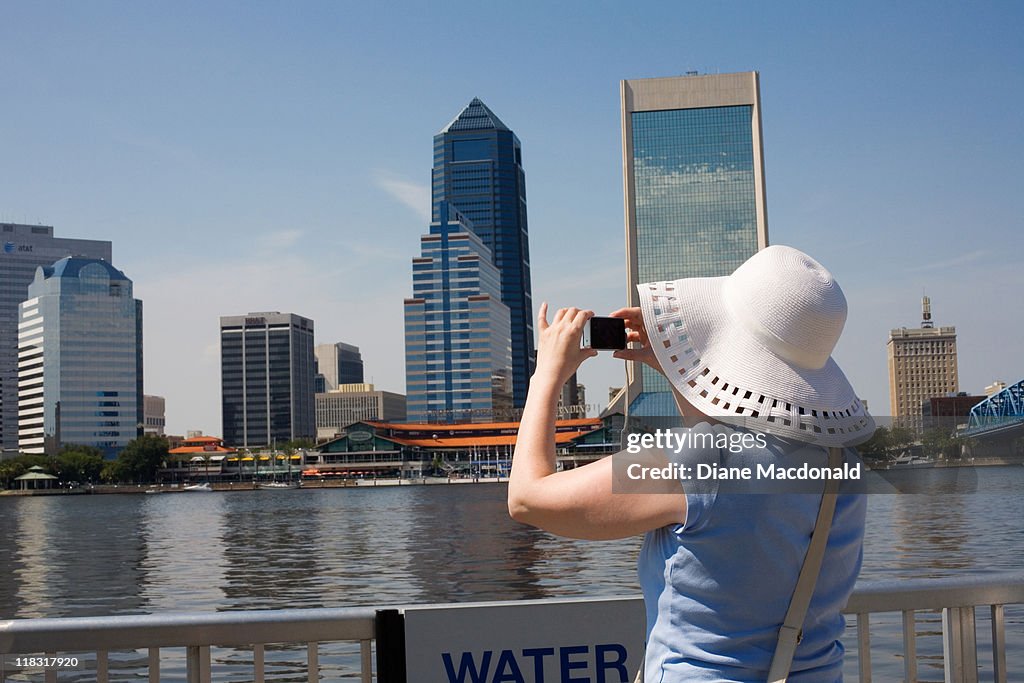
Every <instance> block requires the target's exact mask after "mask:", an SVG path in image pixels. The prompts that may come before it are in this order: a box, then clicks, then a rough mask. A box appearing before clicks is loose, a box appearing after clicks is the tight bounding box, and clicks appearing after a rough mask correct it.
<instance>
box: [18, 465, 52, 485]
mask: <svg viewBox="0 0 1024 683" xmlns="http://www.w3.org/2000/svg"><path fill="white" fill-rule="evenodd" d="M14 481H16V482H19V483H20V488H21V490H22V491H28V490H29V489H32V490H35V489H49V488H53V482H55V481H57V477H55V476H53V475H52V474H47V473H46V471H45V470H43V468H42V467H40V466H39V465H33V466H32V467H29V468H28V472H26V473H25V474H23V475H21V476H20V477H15V478H14Z"/></svg>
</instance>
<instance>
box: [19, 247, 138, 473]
mask: <svg viewBox="0 0 1024 683" xmlns="http://www.w3.org/2000/svg"><path fill="white" fill-rule="evenodd" d="M28 296H29V298H28V300H26V301H25V302H24V303H22V304H21V306H20V307H19V319H20V322H19V325H18V422H19V432H18V436H19V438H18V444H19V448H20V450H21V451H22V452H25V453H48V454H56V453H57V451H59V450H60V448H61V447H62V446H65V445H70V444H75V445H83V446H94V447H96V448H99V449H100V450H102V451H103V453H104V456H105V457H107V458H113V457H116V455H117V453H118V452H120V450H121V449H123V448H124V447H125V446H126V445H127V444H128V442H129V441H131V440H132V439H134V438H135V437H136V436H138V434H139V429H140V426H141V425H140V423H141V419H140V416H141V414H142V411H141V408H142V302H141V301H139V300H138V299H135V298H133V297H132V281H131V280H129V279H128V278H127V277H125V275H124V273H122V272H121V271H119V270H118V269H116V268H114V267H113V266H112V265H110V264H109V263H108V262H106V261H103V260H100V259H87V258H71V257H69V258H64V259H61V260H59V261H57V262H56V263H54V264H53V265H52V266H46V267H39V268H38V269H37V270H36V276H35V279H34V280H33V281H32V284H30V285H29V288H28Z"/></svg>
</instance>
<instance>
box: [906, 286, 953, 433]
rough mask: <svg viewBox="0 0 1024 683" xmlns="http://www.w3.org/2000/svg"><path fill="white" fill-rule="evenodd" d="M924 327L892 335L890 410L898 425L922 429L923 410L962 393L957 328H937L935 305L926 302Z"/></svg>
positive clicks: (923, 306)
mask: <svg viewBox="0 0 1024 683" xmlns="http://www.w3.org/2000/svg"><path fill="white" fill-rule="evenodd" d="M921 303H922V323H921V327H918V328H906V327H901V328H899V329H896V330H891V331H890V332H889V342H888V355H889V406H890V410H891V411H892V417H893V421H894V423H895V424H899V425H901V426H905V427H910V428H913V429H920V427H921V414H922V411H921V406H922V404H923V403H924V402H925V401H927V400H928V399H930V398H934V397H937V396H949V395H955V394H956V393H957V392H958V391H960V379H959V375H958V371H957V359H956V328H955V327H935V326H934V325H933V323H932V314H931V301H930V300H929V299H928V297H924V299H923V300H922V302H921Z"/></svg>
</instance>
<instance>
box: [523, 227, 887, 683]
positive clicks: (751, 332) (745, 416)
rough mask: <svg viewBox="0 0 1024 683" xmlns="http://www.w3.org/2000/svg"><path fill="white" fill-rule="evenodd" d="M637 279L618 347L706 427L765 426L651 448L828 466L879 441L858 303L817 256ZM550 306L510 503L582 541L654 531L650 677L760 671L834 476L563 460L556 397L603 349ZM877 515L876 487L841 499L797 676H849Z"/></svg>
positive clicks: (793, 677)
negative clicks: (789, 485) (865, 399)
mask: <svg viewBox="0 0 1024 683" xmlns="http://www.w3.org/2000/svg"><path fill="white" fill-rule="evenodd" d="M638 292H639V295H640V307H639V308H626V309H621V310H619V311H616V312H615V313H613V314H612V315H613V316H616V317H620V318H623V319H624V320H625V322H626V326H627V328H628V339H629V341H630V342H634V343H635V344H636V346H634V347H633V348H631V349H627V350H624V351H618V352H616V353H615V356H616V357H617V358H622V359H625V360H637V361H641V362H644V363H646V364H648V365H649V366H650V367H652V368H654V369H655V370H657V371H658V372H660V373H662V374H663V375H664V376H665V377H666V378H667V379H668V381H669V383H670V384H671V386H672V389H673V393H674V395H675V399H676V403H677V406H678V408H679V412H680V413H681V415H682V416H683V418H684V420H685V421H686V423H687V424H688V425H690V430H689V433H690V434H691V435H696V434H707V435H711V436H713V437H716V438H720V437H728V438H729V439H731V435H732V434H734V433H736V432H737V430H739V431H740V432H742V433H743V434H748V435H749V434H754V435H756V436H757V438H756V439H753V440H751V439H748V440H746V441H743V444H744V445H743V446H742V447H741V448H740V449H734V448H731V447H730V448H721V447H719V446H720V445H721V444H722V443H724V442H723V441H721V440H719V441H715V439H711V440H710V442H711V443H712V444H715V443H717V444H718V446H715V445H711V446H708V445H707V444H708V443H709V441H708V440H700V441H699V443H700V444H701V445H699V446H696V447H693V446H687V447H682V448H680V450H679V451H678V452H675V451H673V450H671V449H670V450H668V451H663V452H661V453H650V454H648V455H650V456H651V457H655V458H660V459H661V461H662V462H665V461H667V460H668V459H671V460H672V461H673V462H676V463H678V464H685V463H687V462H689V463H691V464H693V463H695V462H703V463H705V464H718V465H725V466H727V467H734V466H735V467H752V468H755V469H756V466H757V465H762V466H768V465H781V464H787V465H788V464H792V463H793V462H797V461H805V462H808V463H813V464H816V465H824V464H825V463H826V462H827V455H826V453H827V448H826V447H829V446H847V445H850V444H853V443H859V442H861V441H863V440H865V439H867V438H868V437H870V435H871V433H872V432H873V430H874V423H873V421H872V419H871V417H870V416H869V415H868V414H867V412H866V410H865V409H864V407H863V405H862V403H861V402H860V401H859V400H858V399H857V396H856V394H855V393H854V391H853V388H852V387H851V386H850V384H849V382H848V381H847V380H846V377H845V376H844V375H843V373H842V371H841V370H840V369H839V367H838V366H837V365H836V364H835V362H834V361H833V360H832V359H831V352H832V349H833V348H834V347H835V344H836V342H837V341H838V339H839V335H840V333H841V332H842V328H843V325H844V323H845V321H846V299H845V297H844V296H843V293H842V290H841V289H840V288H839V285H838V283H836V282H835V280H834V279H833V278H832V275H831V274H830V273H829V272H828V271H827V270H825V268H824V267H822V266H821V265H820V264H819V263H817V262H816V261H815V260H814V259H812V258H811V257H809V256H807V255H806V254H803V253H802V252H800V251H798V250H796V249H792V248H790V247H782V246H773V247H768V248H767V249H764V250H762V251H760V252H758V253H757V254H756V255H754V256H753V257H751V258H750V259H749V260H748V261H747V262H746V263H744V264H743V265H741V266H740V267H739V268H738V269H737V270H736V271H735V272H734V273H733V274H732V275H730V276H728V277H721V278H689V279H683V280H676V281H674V282H656V283H647V284H642V285H639V286H638ZM547 313H548V311H547V304H542V305H541V308H540V313H539V316H538V326H539V331H540V335H539V342H538V350H537V368H536V371H535V374H534V375H533V378H532V381H531V384H530V392H529V395H528V397H527V401H526V406H525V408H524V411H523V416H522V422H521V425H520V429H519V436H518V442H517V445H516V450H515V455H514V459H513V465H512V473H511V478H510V481H509V489H508V505H509V512H510V514H511V515H512V517H513V518H515V519H517V520H519V521H522V522H525V523H528V524H532V525H534V526H537V527H540V528H542V529H545V530H547V531H550V532H552V533H556V534H560V535H564V536H570V537H574V538H588V539H610V538H623V537H626V536H631V535H634V534H640V533H645V534H646V537H645V541H644V546H643V549H642V550H641V554H640V560H639V574H640V583H641V587H642V589H643V593H644V600H645V604H646V606H647V652H646V661H645V680H646V681H648V683H652V682H657V681H664V682H666V683H667V682H671V681H737V682H747V681H750V682H753V681H758V682H763V681H764V680H765V678H766V676H767V675H768V670H769V665H770V662H771V659H772V654H773V652H774V650H775V647H776V643H777V642H778V636H779V628H780V626H781V624H782V621H783V618H784V616H785V614H786V611H787V608H788V606H789V603H790V599H791V598H792V595H793V590H794V587H795V585H796V580H797V576H798V574H799V573H800V568H801V565H802V564H803V560H804V557H805V555H806V553H807V547H808V543H809V540H810V536H811V532H812V530H813V529H814V526H815V521H816V518H817V513H818V507H819V504H820V501H821V493H820V488H819V489H817V490H818V493H817V495H814V494H809V493H804V494H802V495H800V494H781V493H778V492H776V493H774V494H771V493H770V494H769V495H753V494H764V493H766V492H771V491H777V489H771V488H766V487H768V486H769V484H765V483H763V482H761V483H758V482H729V483H728V484H727V485H725V484H722V483H721V482H719V481H715V480H710V481H709V480H704V481H696V480H693V479H686V480H684V479H683V478H680V479H679V480H678V481H676V482H672V488H671V489H670V490H669V491H668V492H665V493H661V494H660V495H654V494H652V493H651V492H649V491H647V490H639V491H638V490H637V489H636V487H633V489H630V490H631V491H633V492H623V490H624V489H623V488H622V487H620V486H618V485H616V484H615V481H616V477H619V479H620V480H621V478H622V471H621V470H622V468H621V467H619V466H616V467H615V469H614V470H613V464H614V463H615V462H616V459H617V458H619V457H620V456H622V455H623V454H618V455H616V456H613V457H611V458H604V459H602V460H599V461H597V462H595V463H592V464H590V465H587V466H585V467H580V468H577V469H573V470H567V471H563V472H556V468H555V441H554V426H555V408H556V405H557V400H558V394H559V391H560V389H561V387H562V385H563V384H564V383H565V381H566V380H567V379H568V378H569V377H570V376H571V375H572V374H573V373H574V372H575V371H576V369H577V368H578V367H579V365H580V364H581V363H582V362H583V361H584V360H586V359H587V358H589V357H591V356H594V355H596V351H594V350H592V349H586V348H582V349H581V348H580V338H581V333H582V330H583V327H584V325H585V324H586V321H587V320H588V319H589V318H590V317H592V315H593V314H592V312H590V311H581V310H578V309H575V308H568V309H561V310H559V311H558V312H557V313H556V314H555V315H554V319H553V320H552V321H551V322H550V323H549V322H548V320H547ZM697 441H698V440H696V439H692V440H691V441H690V442H689V443H694V442H697ZM727 441H728V439H727ZM734 441H737V442H738V440H733V441H728V442H729V443H733V442H734ZM845 457H846V458H848V459H852V458H855V457H856V455H855V453H853V452H850V451H847V452H846V454H845ZM759 487H760V488H759ZM807 490H810V489H807V488H805V489H804V491H807ZM864 513H865V500H864V497H863V496H860V495H853V494H841V495H840V496H839V497H838V501H837V504H836V510H835V515H834V519H833V521H832V526H831V531H830V533H829V535H828V543H827V547H826V552H825V557H824V561H823V564H822V568H821V572H820V576H819V578H818V580H817V585H816V587H815V589H814V593H813V599H812V600H811V603H810V607H809V609H808V612H807V615H806V618H805V619H804V620H803V634H802V635H803V637H802V640H801V641H800V644H799V646H798V647H797V649H796V653H795V656H794V659H793V663H792V667H791V674H790V676H789V680H790V681H793V682H794V683H801V682H808V681H813V682H815V683H817V682H820V681H830V682H831V681H840V680H842V657H843V648H842V645H841V644H840V642H839V638H840V636H841V635H842V631H843V626H844V622H843V618H842V616H841V615H840V610H841V609H842V608H843V606H845V604H846V601H847V598H848V597H849V594H850V592H851V591H852V590H853V584H854V582H855V580H856V577H857V573H858V571H859V569H860V561H861V542H862V538H863V530H864Z"/></svg>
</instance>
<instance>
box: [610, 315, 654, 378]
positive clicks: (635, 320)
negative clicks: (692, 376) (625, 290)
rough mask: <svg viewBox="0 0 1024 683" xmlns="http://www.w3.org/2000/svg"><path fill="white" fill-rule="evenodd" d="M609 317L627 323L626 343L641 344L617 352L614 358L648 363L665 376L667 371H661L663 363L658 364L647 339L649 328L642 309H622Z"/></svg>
mask: <svg viewBox="0 0 1024 683" xmlns="http://www.w3.org/2000/svg"><path fill="white" fill-rule="evenodd" d="M609 315H610V316H611V317H612V318H622V319H623V320H624V321H625V323H626V342H634V343H637V344H639V346H634V347H633V348H628V349H622V350H619V351H616V352H615V353H613V354H612V356H613V357H614V358H620V359H622V360H635V361H640V362H641V363H646V364H647V365H649V366H651V368H653V369H654V370H657V371H658V372H660V373H661V374H663V375H664V374H665V371H664V370H662V369H661V363H659V362H658V358H657V356H655V355H654V349H652V348H651V340H650V339H649V338H648V337H647V328H645V327H644V314H643V312H642V311H641V310H640V308H639V307H633V308H620V309H619V310H617V311H613V312H612V313H610V314H609Z"/></svg>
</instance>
